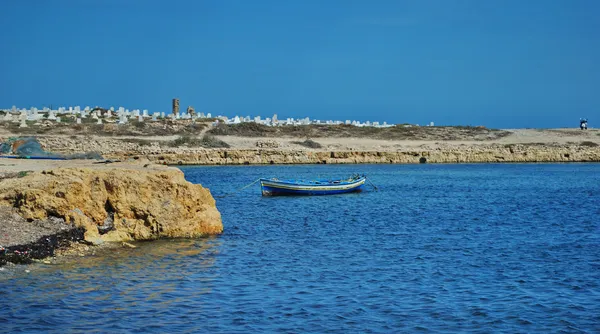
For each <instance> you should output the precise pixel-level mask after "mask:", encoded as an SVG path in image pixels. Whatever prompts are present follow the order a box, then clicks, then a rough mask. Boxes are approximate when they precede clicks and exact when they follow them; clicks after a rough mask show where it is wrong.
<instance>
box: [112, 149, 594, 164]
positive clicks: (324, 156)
mask: <svg viewBox="0 0 600 334" xmlns="http://www.w3.org/2000/svg"><path fill="white" fill-rule="evenodd" d="M110 156H111V157H113V158H119V159H131V158H135V159H139V158H147V159H149V160H151V161H154V162H157V163H163V164H193V165H248V164H358V163H369V164H389V163H392V164H411V163H425V162H428V163H484V162H493V163H495V162H598V161H600V148H598V147H584V146H576V145H573V146H556V147H555V146H539V147H535V146H529V145H511V146H490V147H464V148H463V147H454V148H443V149H420V150H399V151H326V152H325V151H314V150H306V151H301V150H257V149H254V150H252V149H251V150H248V149H246V150H236V149H228V150H218V149H205V150H195V151H191V150H180V151H173V150H162V151H156V152H144V151H141V152H135V151H134V152H121V153H116V154H112V155H110Z"/></svg>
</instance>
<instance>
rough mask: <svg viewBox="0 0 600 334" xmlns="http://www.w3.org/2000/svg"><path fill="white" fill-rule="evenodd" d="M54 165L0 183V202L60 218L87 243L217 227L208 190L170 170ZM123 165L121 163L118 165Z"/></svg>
mask: <svg viewBox="0 0 600 334" xmlns="http://www.w3.org/2000/svg"><path fill="white" fill-rule="evenodd" d="M111 165H114V166H102V167H100V166H99V167H97V168H56V169H50V170H42V171H36V172H31V173H28V174H27V175H25V176H22V177H15V178H9V179H4V180H2V182H0V205H2V206H7V207H13V208H14V209H15V210H16V212H17V213H18V214H19V215H20V216H22V217H23V218H25V219H27V220H28V221H30V222H31V221H37V220H44V219H49V218H51V217H55V218H59V219H63V220H64V221H65V222H66V223H68V224H73V225H74V226H76V227H81V228H84V229H85V234H84V237H85V239H86V240H87V241H89V242H93V243H101V242H103V241H129V240H149V239H157V238H163V237H196V236H202V235H208V234H219V233H221V232H222V231H223V225H222V223H221V216H220V213H219V212H218V210H217V208H216V206H215V200H214V199H213V197H212V196H211V194H210V191H209V190H208V189H205V188H203V187H202V186H201V185H196V184H192V183H190V182H188V181H186V180H185V178H184V175H183V172H181V171H180V170H178V169H175V168H168V167H162V166H153V165H149V164H147V165H145V167H143V166H141V165H139V166H136V167H135V168H133V167H128V166H119V165H120V164H111ZM123 165H125V164H123Z"/></svg>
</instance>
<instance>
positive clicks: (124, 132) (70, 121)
mask: <svg viewBox="0 0 600 334" xmlns="http://www.w3.org/2000/svg"><path fill="white" fill-rule="evenodd" d="M209 124H210V122H209V121H206V122H192V121H182V120H180V121H176V122H175V121H172V120H160V121H158V122H152V121H146V122H137V121H132V122H130V123H128V124H124V125H119V124H116V123H104V124H96V120H95V119H92V118H84V119H82V123H81V124H76V122H75V119H74V118H68V117H65V118H63V119H62V120H61V122H60V123H56V122H54V121H48V120H43V121H40V122H39V123H38V124H35V122H32V121H28V122H27V127H26V128H21V127H19V123H13V122H3V123H1V125H0V126H2V127H3V128H4V129H5V130H7V131H9V132H11V133H14V134H16V135H41V134H43V135H74V134H77V135H85V134H90V135H98V136H169V135H194V134H199V133H201V132H202V131H203V130H204V129H206V128H207V127H208V126H209Z"/></svg>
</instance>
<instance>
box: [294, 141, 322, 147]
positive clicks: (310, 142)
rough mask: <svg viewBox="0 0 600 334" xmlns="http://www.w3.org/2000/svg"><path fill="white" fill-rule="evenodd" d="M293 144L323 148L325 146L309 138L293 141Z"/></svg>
mask: <svg viewBox="0 0 600 334" xmlns="http://www.w3.org/2000/svg"><path fill="white" fill-rule="evenodd" d="M292 143H293V144H298V145H301V146H304V147H308V148H322V147H323V146H322V145H321V144H319V143H317V142H316V141H314V140H312V139H307V140H305V141H293V142H292Z"/></svg>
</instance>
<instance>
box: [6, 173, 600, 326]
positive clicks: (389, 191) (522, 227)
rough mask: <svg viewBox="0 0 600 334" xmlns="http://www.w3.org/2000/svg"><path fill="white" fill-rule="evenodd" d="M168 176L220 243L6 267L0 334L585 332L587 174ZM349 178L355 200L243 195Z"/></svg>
mask: <svg viewBox="0 0 600 334" xmlns="http://www.w3.org/2000/svg"><path fill="white" fill-rule="evenodd" d="M182 170H183V171H184V173H185V177H186V178H187V180H189V181H190V182H193V183H199V184H202V185H203V186H204V187H207V188H209V189H210V191H211V193H212V194H213V196H215V198H216V203H217V207H218V209H219V210H220V212H221V214H222V219H223V225H224V232H223V234H222V235H218V236H212V237H205V238H198V239H191V240H185V239H175V240H160V241H154V242H138V243H136V244H135V245H136V246H137V247H136V248H119V249H115V250H109V251H104V252H97V253H96V255H93V256H87V257H81V258H74V259H72V260H71V261H67V262H65V263H58V264H43V263H38V264H34V265H27V266H12V267H4V268H3V269H2V270H1V271H0V332H2V333H84V332H85V333H471V332H474V333H600V164H576V163H569V164H419V165H290V166H281V165H274V166H193V167H182ZM354 173H361V174H363V173H364V174H366V175H367V177H368V180H369V182H368V184H367V186H366V187H365V189H364V191H363V192H361V193H352V194H342V195H331V196H314V197H263V196H261V192H260V185H259V184H258V183H256V182H255V181H256V180H257V179H258V178H260V177H278V178H301V179H311V178H338V177H347V176H350V175H352V174H354ZM246 186H247V187H246Z"/></svg>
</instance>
